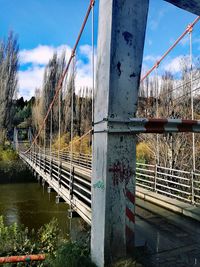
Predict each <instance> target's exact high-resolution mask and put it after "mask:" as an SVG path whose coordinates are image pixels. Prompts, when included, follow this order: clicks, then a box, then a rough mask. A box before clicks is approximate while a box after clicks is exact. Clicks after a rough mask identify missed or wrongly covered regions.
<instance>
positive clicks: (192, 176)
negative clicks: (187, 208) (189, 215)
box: [191, 170, 194, 204]
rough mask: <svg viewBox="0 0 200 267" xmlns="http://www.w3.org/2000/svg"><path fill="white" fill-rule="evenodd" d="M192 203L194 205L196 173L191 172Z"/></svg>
mask: <svg viewBox="0 0 200 267" xmlns="http://www.w3.org/2000/svg"><path fill="white" fill-rule="evenodd" d="M191 203H192V204H194V171H193V170H192V171H191Z"/></svg>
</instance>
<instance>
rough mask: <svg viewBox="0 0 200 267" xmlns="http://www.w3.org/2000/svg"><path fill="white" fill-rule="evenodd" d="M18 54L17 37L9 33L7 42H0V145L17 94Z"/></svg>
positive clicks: (7, 126)
mask: <svg viewBox="0 0 200 267" xmlns="http://www.w3.org/2000/svg"><path fill="white" fill-rule="evenodd" d="M18 53H19V46H18V41H17V37H16V36H15V35H14V34H13V32H10V33H9V35H8V38H7V40H3V41H1V42H0V114H1V116H0V132H1V137H0V143H2V142H4V139H5V134H3V133H5V131H6V130H7V129H8V128H9V126H10V122H11V120H10V119H11V118H10V112H11V107H12V102H13V97H14V95H15V93H16V92H17V85H18V78H17V71H18V68H19V61H18Z"/></svg>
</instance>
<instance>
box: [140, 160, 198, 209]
mask: <svg viewBox="0 0 200 267" xmlns="http://www.w3.org/2000/svg"><path fill="white" fill-rule="evenodd" d="M136 185H138V186H140V187H143V188H145V189H147V190H150V191H153V192H157V193H159V194H162V195H165V196H168V197H171V198H175V199H178V200H182V201H184V202H190V203H192V204H197V205H199V204H200V173H196V172H193V171H192V172H189V171H183V170H178V169H172V168H167V167H162V166H158V165H149V164H143V163H137V167H136Z"/></svg>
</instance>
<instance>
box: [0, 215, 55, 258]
mask: <svg viewBox="0 0 200 267" xmlns="http://www.w3.org/2000/svg"><path fill="white" fill-rule="evenodd" d="M59 234H60V230H59V228H58V222H57V220H56V219H53V220H52V221H51V222H50V223H49V224H46V225H44V226H42V227H41V228H40V229H39V231H38V232H37V233H35V231H34V229H32V230H31V231H29V229H28V228H26V227H24V226H18V225H17V224H16V223H14V224H12V225H10V226H6V225H5V224H4V221H3V217H2V216H0V256H11V255H26V254H37V253H46V254H51V255H53V254H54V252H55V250H56V249H57V247H58V240H59Z"/></svg>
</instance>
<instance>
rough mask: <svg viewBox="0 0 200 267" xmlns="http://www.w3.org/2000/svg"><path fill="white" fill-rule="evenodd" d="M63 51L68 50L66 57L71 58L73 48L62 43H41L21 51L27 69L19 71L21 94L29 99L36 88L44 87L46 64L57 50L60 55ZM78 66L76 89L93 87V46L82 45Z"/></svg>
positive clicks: (24, 66)
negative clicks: (53, 45)
mask: <svg viewBox="0 0 200 267" xmlns="http://www.w3.org/2000/svg"><path fill="white" fill-rule="evenodd" d="M63 51H65V52H66V59H69V56H70V54H71V48H70V47H69V46H67V45H60V46H58V47H52V46H46V45H43V46H41V45H39V46H38V47H36V48H33V49H30V50H22V51H21V52H20V63H21V66H22V67H23V68H24V69H25V70H23V69H22V70H20V71H19V96H23V97H24V98H25V99H29V98H30V97H31V96H33V95H34V92H35V89H36V88H41V87H42V82H43V74H44V69H45V65H46V64H47V63H48V62H49V60H50V59H51V58H52V56H53V53H54V52H57V54H58V56H60V55H61V54H62V53H63ZM95 62H96V50H95ZM26 64H29V65H28V66H29V67H28V68H26ZM76 66H77V74H76V90H77V91H78V90H79V89H80V87H86V86H87V87H92V47H91V46H89V45H82V46H80V48H79V50H78V53H77V62H76Z"/></svg>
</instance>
